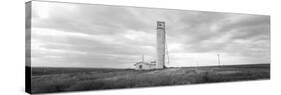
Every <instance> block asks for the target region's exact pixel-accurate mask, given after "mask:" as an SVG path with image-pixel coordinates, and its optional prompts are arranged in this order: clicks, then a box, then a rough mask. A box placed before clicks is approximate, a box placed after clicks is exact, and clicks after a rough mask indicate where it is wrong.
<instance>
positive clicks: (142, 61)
mask: <svg viewBox="0 0 281 95" xmlns="http://www.w3.org/2000/svg"><path fill="white" fill-rule="evenodd" d="M142 62H143V63H144V55H142Z"/></svg>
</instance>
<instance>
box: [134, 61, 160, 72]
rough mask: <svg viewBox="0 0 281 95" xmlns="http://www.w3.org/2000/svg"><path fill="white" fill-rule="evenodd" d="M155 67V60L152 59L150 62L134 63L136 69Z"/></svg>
mask: <svg viewBox="0 0 281 95" xmlns="http://www.w3.org/2000/svg"><path fill="white" fill-rule="evenodd" d="M155 68H156V62H155V61H152V62H150V63H149V62H144V61H141V62H137V63H136V64H135V69H136V70H149V69H155Z"/></svg>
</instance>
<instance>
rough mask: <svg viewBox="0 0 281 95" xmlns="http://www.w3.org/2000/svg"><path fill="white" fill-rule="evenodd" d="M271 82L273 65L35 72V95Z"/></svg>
mask: <svg viewBox="0 0 281 95" xmlns="http://www.w3.org/2000/svg"><path fill="white" fill-rule="evenodd" d="M269 78H270V64H256V65H233V66H221V67H219V66H208V67H178V68H167V69H162V70H145V71H138V70H132V69H97V68H32V78H31V79H32V81H31V88H32V90H31V92H32V93H51V92H65V91H82V90H101V89H116V88H133V87H148V86H166V85H182V84H197V83H212V82H227V81H241V80H259V79H269Z"/></svg>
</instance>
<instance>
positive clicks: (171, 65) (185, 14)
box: [26, 1, 270, 94]
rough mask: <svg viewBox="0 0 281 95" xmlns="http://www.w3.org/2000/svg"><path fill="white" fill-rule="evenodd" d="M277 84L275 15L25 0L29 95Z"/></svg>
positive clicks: (27, 85)
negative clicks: (274, 72) (217, 84)
mask: <svg viewBox="0 0 281 95" xmlns="http://www.w3.org/2000/svg"><path fill="white" fill-rule="evenodd" d="M267 79H270V16H268V15H254V14H239V13H222V12H206V11H191V10H174V9H161V8H141V7H129V6H110V5H96V4H79V3H63V2H47V1H31V2H27V3H26V91H27V92H28V93H32V94H34V93H53V92H68V91H85V90H105V89H121V88H139V87H155V86H170V85H187V84H200V83H214V82H230V81H246V80H267Z"/></svg>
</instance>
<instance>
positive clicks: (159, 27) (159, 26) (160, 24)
mask: <svg viewBox="0 0 281 95" xmlns="http://www.w3.org/2000/svg"><path fill="white" fill-rule="evenodd" d="M157 29H165V22H164V21H157Z"/></svg>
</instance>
